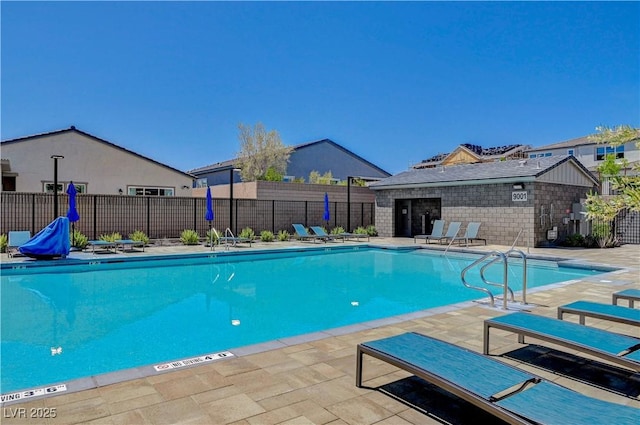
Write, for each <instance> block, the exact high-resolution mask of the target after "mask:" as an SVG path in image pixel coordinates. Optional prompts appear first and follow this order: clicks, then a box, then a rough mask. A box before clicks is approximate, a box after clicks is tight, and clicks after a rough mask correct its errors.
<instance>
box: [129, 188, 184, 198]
mask: <svg viewBox="0 0 640 425" xmlns="http://www.w3.org/2000/svg"><path fill="white" fill-rule="evenodd" d="M127 193H128V194H129V195H130V196H173V193H174V191H173V188H170V187H135V186H129V187H128V188H127Z"/></svg>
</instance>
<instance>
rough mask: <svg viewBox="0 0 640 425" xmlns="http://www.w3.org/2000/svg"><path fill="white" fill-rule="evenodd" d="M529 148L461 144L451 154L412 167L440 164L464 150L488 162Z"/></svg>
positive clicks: (443, 154)
mask: <svg viewBox="0 0 640 425" xmlns="http://www.w3.org/2000/svg"><path fill="white" fill-rule="evenodd" d="M528 148H530V146H528V145H521V144H513V145H506V146H494V147H490V148H483V147H482V146H480V145H472V144H470V143H463V144H461V145H459V146H458V147H457V148H456V149H454V150H453V152H449V153H439V154H436V155H434V156H432V157H430V158H427V159H423V160H422V161H421V162H420V163H418V164H415V165H413V168H422V167H425V166H431V167H432V166H434V165H438V164H440V163H442V162H443V161H444V160H445V159H447V158H448V157H449V156H450V155H452V154H454V153H456V152H457V151H459V150H465V151H467V152H468V153H470V154H471V155H472V156H474V157H476V158H477V159H478V161H490V160H493V159H496V158H500V157H508V156H511V155H514V154H516V153H518V152H521V151H524V150H526V149H528Z"/></svg>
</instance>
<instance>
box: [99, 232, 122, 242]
mask: <svg viewBox="0 0 640 425" xmlns="http://www.w3.org/2000/svg"><path fill="white" fill-rule="evenodd" d="M98 239H100V240H101V241H107V242H115V241H117V240H120V239H122V235H121V234H120V233H118V232H114V233H107V234H105V235H100V237H99V238H98Z"/></svg>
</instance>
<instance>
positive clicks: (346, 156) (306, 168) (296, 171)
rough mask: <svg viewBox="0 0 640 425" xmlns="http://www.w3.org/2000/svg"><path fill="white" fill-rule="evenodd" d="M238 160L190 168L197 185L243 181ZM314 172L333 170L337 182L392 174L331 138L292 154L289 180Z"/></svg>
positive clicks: (287, 177)
mask: <svg viewBox="0 0 640 425" xmlns="http://www.w3.org/2000/svg"><path fill="white" fill-rule="evenodd" d="M236 161H237V160H236V159H232V160H228V161H224V162H218V163H216V164H211V165H207V166H205V167H201V168H196V169H194V170H190V171H189V173H190V174H193V175H194V176H196V177H197V178H198V180H197V183H196V187H206V186H216V185H220V184H229V181H230V176H231V175H232V173H233V176H234V177H233V181H234V182H239V181H240V175H239V173H238V172H237V171H233V170H234V166H235V163H236ZM312 171H317V172H318V173H320V174H321V175H322V174H325V173H327V172H329V171H330V172H331V175H332V176H333V178H334V181H335V182H336V183H337V182H338V181H341V180H342V181H344V180H346V179H347V177H349V176H353V177H359V178H361V179H363V180H370V181H375V180H379V179H381V178H385V177H389V176H390V175H391V174H389V173H388V172H386V171H384V170H383V169H381V168H380V167H378V166H376V165H374V164H372V163H371V162H369V161H367V160H366V159H364V158H362V157H360V156H358V155H356V154H355V153H353V152H351V151H349V150H348V149H345V148H344V147H342V146H340V145H338V144H337V143H335V142H333V141H331V140H329V139H323V140H318V141H316V142H311V143H304V144H300V145H297V146H294V147H293V151H292V152H291V156H290V157H289V164H288V165H287V173H286V174H287V175H286V176H285V181H293V180H294V179H304V180H305V181H308V179H309V174H311V172H312Z"/></svg>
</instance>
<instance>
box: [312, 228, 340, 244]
mask: <svg viewBox="0 0 640 425" xmlns="http://www.w3.org/2000/svg"><path fill="white" fill-rule="evenodd" d="M311 231H312V232H313V233H314V234H315V235H317V236H320V237H323V238H325V240H326V241H333V240H336V239H342V242H344V236H342V235H341V234H335V235H333V234H332V235H330V234H328V233H327V232H326V231H325V230H324V229H323V228H322V227H320V226H311Z"/></svg>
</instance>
